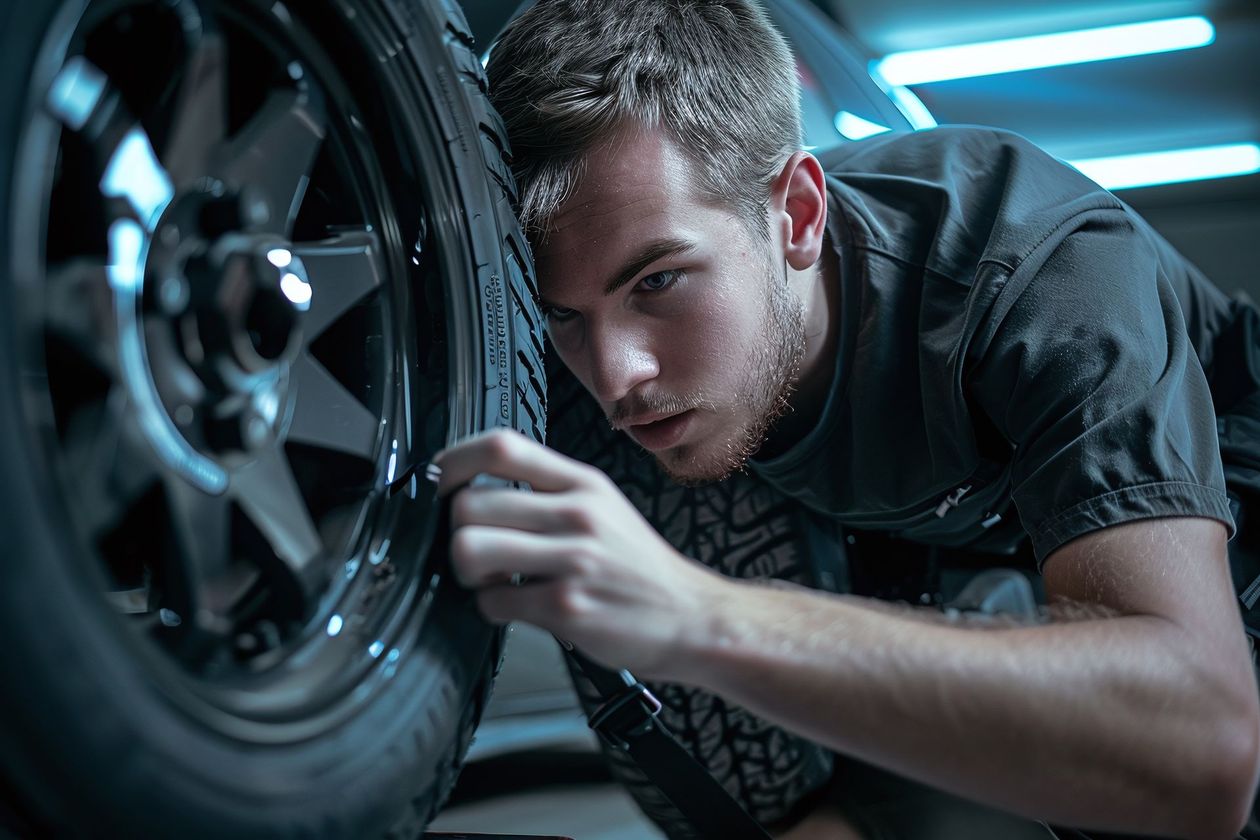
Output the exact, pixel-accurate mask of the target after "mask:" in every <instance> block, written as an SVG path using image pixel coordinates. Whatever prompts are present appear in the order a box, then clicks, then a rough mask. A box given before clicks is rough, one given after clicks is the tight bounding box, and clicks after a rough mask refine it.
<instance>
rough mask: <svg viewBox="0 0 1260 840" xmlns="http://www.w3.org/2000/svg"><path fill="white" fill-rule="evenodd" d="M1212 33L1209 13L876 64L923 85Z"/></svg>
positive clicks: (1198, 41)
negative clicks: (1203, 15)
mask: <svg viewBox="0 0 1260 840" xmlns="http://www.w3.org/2000/svg"><path fill="white" fill-rule="evenodd" d="M1215 39H1216V29H1215V27H1213V26H1212V22H1211V21H1210V20H1208V19H1207V18H1205V17H1201V16H1194V17H1181V18H1170V19H1168V20H1152V21H1147V22H1145V23H1129V24H1123V25H1121V26H1103V27H1100V28H1097V29H1082V30H1079V31H1076V32H1057V33H1055V34H1053V35H1033V36H1031V37H1027V38H1007V39H1004V40H1001V41H986V42H983V43H979V44H959V45H957V46H953V47H938V48H936V49H928V50H909V51H906V52H898V53H892V54H891V55H888V56H885V57H884V58H883V59H881V60H879V61H877V62H875V69H876V70H877V71H878V72H879V74H880V75H881V76H883V77H884V78H885V79H887V80H888V82H889V84H892V85H921V84H927V83H928V82H942V81H945V80H947V79H966V78H970V77H972V76H992V75H996V74H998V73H1011V72H1014V71H1017V70H1034V69H1036V68H1039V67H1057V66H1059V65H1063V64H1081V63H1084V62H1087V61H1106V60H1107V59H1111V58H1125V57H1126V56H1134V55H1150V54H1151V53H1162V52H1172V51H1173V50H1189V49H1194V48H1196V47H1205V46H1207V45H1208V44H1210V43H1212V41H1214V40H1215Z"/></svg>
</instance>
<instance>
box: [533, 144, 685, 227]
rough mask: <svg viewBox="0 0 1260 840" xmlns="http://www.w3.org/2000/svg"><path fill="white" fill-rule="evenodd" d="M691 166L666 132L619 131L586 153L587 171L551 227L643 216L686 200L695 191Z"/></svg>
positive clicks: (553, 218) (556, 215) (585, 170)
mask: <svg viewBox="0 0 1260 840" xmlns="http://www.w3.org/2000/svg"><path fill="white" fill-rule="evenodd" d="M691 169H692V167H691V165H690V162H689V161H688V160H687V159H686V156H685V155H684V154H683V153H682V151H681V150H680V149H678V147H677V146H676V145H675V144H674V143H672V142H671V141H669V140H668V139H667V138H666V137H665V136H664V134H663V133H662V132H660V131H644V130H636V131H624V132H619V133H618V134H617V135H616V136H614V137H612V138H610V139H609V141H608V142H606V143H602V144H600V145H599V146H596V147H595V148H594V149H592V150H591V151H590V152H588V153H587V157H586V161H585V167H584V172H583V175H582V177H581V179H580V180H579V181H578V184H577V187H576V189H575V190H574V191H573V194H572V195H570V196H569V198H568V200H566V201H565V203H564V204H563V205H562V206H561V207H560V209H559V211H558V212H557V213H556V214H555V216H554V217H552V220H551V222H552V224H551V232H552V233H553V234H555V233H561V232H563V231H565V230H567V229H569V228H572V227H574V226H575V225H578V224H580V223H581V222H583V221H587V220H591V221H596V220H599V219H601V218H603V217H609V216H622V215H624V216H627V217H629V218H636V217H641V216H642V215H644V214H648V213H653V212H660V211H662V210H664V209H667V207H668V206H669V205H670V204H671V203H673V202H679V201H686V200H687V199H689V198H691V193H692V189H691V178H690V175H691ZM619 221H625V219H619Z"/></svg>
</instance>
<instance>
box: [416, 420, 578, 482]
mask: <svg viewBox="0 0 1260 840" xmlns="http://www.w3.org/2000/svg"><path fill="white" fill-rule="evenodd" d="M434 461H435V463H437V465H438V466H440V467H441V468H442V478H441V481H440V483H439V485H438V489H439V492H441V493H449V492H451V491H452V490H454V489H455V488H457V487H462V486H464V485H465V484H468V483H469V482H470V481H472V480H473V479H474V478H475V477H476V476H478V475H480V474H482V473H485V474H487V475H493V476H496V477H498V478H502V479H505V480H507V481H524V482H528V483H529V485H530V486H531V487H533V488H534V489H535V490H541V491H543V492H548V493H550V492H557V491H560V490H567V489H569V488H570V487H573V486H574V485H575V484H576V483H577V482H579V481H580V480H581V476H582V475H583V474H584V473H585V471H586V470H587V469H589V468H587V467H585V466H584V465H582V464H580V463H579V462H577V461H574V460H572V459H570V458H566V457H565V456H563V455H561V454H560V453H558V452H555V451H553V450H551V449H548V448H547V447H545V446H543V445H542V444H540V443H535V442H534V441H532V440H530V439H529V438H527V437H525V436H524V435H522V434H520V433H519V432H513V431H507V430H504V429H496V430H495V431H492V432H486V433H485V434H482V435H478V436H476V437H473V438H469V439H468V440H466V441H463V442H461V443H458V444H456V445H455V446H452V447H451V448H450V449H447V450H445V451H443V452H442V453H440V454H439V455H438V456H437V457H436V458H435V459H434Z"/></svg>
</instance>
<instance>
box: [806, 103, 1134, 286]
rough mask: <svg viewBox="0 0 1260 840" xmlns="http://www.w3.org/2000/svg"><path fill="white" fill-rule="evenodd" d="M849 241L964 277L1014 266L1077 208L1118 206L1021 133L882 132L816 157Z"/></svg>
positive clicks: (972, 129)
mask: <svg viewBox="0 0 1260 840" xmlns="http://www.w3.org/2000/svg"><path fill="white" fill-rule="evenodd" d="M819 162H820V163H821V164H822V165H823V168H824V170H825V171H826V173H827V181H828V188H829V191H830V193H831V195H832V196H833V198H834V200H835V201H836V202H837V204H836V207H837V209H838V210H839V211H840V213H841V214H842V215H843V216H844V217H845V222H846V224H845V229H846V234H845V235H847V236H849V237H850V239H851V241H850V243H849V244H852V245H855V246H858V247H863V246H865V247H867V248H869V249H871V250H873V251H879V252H882V253H884V254H891V255H894V256H896V257H898V258H900V259H902V260H903V261H907V262H911V263H916V264H919V265H922V267H924V268H926V269H928V270H930V271H932V272H934V273H936V274H940V275H945V276H948V277H951V278H953V279H956V280H959V281H962V282H965V283H969V282H970V281H971V279H972V275H973V273H974V270H975V268H976V266H978V265H979V264H980V263H981V262H985V261H989V262H996V263H1004V264H1014V263H1017V262H1018V261H1019V260H1021V259H1022V258H1023V257H1024V256H1025V255H1027V253H1028V252H1029V251H1030V250H1031V249H1032V248H1033V247H1034V246H1035V245H1036V243H1037V242H1038V241H1039V240H1040V239H1041V238H1043V237H1044V236H1045V235H1046V234H1047V233H1048V232H1049V231H1052V230H1054V229H1056V228H1058V227H1060V226H1062V225H1063V224H1064V223H1066V222H1068V221H1069V220H1070V219H1072V218H1073V217H1074V216H1077V215H1079V214H1082V213H1085V212H1088V211H1092V210H1100V209H1109V210H1117V211H1120V212H1124V205H1123V204H1122V203H1121V202H1120V201H1119V200H1117V199H1116V198H1115V197H1114V196H1112V195H1111V194H1110V193H1108V192H1107V191H1106V190H1104V189H1102V188H1101V187H1099V186H1098V185H1097V184H1096V183H1094V182H1093V181H1091V180H1090V179H1088V178H1087V177H1085V176H1084V175H1082V174H1081V173H1080V172H1078V171H1077V170H1075V169H1073V168H1072V167H1071V166H1069V165H1067V164H1065V163H1064V162H1062V161H1060V160H1058V159H1056V158H1054V157H1053V156H1051V155H1050V154H1048V153H1047V152H1045V151H1044V150H1042V149H1040V148H1039V147H1037V146H1036V145H1034V144H1033V143H1032V142H1030V141H1028V140H1026V139H1025V138H1023V137H1021V136H1020V135H1018V134H1015V133H1013V132H1010V131H1004V130H1001V129H995V128H985V127H978V126H942V127H939V128H934V129H929V130H925V131H915V132H889V133H887V134H882V135H878V136H875V137H871V138H868V139H866V140H862V141H858V142H855V143H849V144H845V145H843V146H839V147H837V148H834V149H830V150H827V151H825V152H823V153H821V154H820V155H819Z"/></svg>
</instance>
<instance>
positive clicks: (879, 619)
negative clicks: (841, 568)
mask: <svg viewBox="0 0 1260 840" xmlns="http://www.w3.org/2000/svg"><path fill="white" fill-rule="evenodd" d="M722 594H723V596H724V597H722V598H720V599H716V600H715V602H714V603H715V607H714V610H713V612H712V613H711V614H709V615H708V616H706V617H705V619H704V621H703V623H702V625H701V630H700V631H699V632H698V633H697V634H696V635H695V636H694V637H692V639H691V640H690V644H689V646H688V648H689V650H688V653H687V654H685V655H683V656H682V657H680V660H679V664H680V666H681V667H680V669H679V673H678V674H675V675H672V676H673V678H677V679H679V680H680V681H683V682H690V683H693V684H701V685H703V686H704V687H706V688H708V689H711V690H713V691H716V692H718V693H720V694H722V695H723V696H725V697H727V698H729V699H731V700H733V701H735V702H738V703H741V704H743V705H745V706H746V707H748V708H749V709H751V710H752V711H754V712H756V713H758V714H761V715H763V716H764V717H766V718H768V719H771V720H775V721H778V722H780V723H781V724H783V725H785V726H787V727H789V728H791V729H793V730H794V731H797V732H800V733H801V734H804V735H806V736H807V737H811V738H813V739H815V740H817V741H819V742H821V743H824V744H826V745H828V746H830V747H832V748H834V749H836V750H837V751H839V752H843V753H846V754H849V755H853V756H856V757H859V758H862V759H864V760H867V761H870V762H872V763H876V764H879V765H881V766H884V767H887V768H889V769H891V770H894V771H896V772H900V773H902V774H904V775H907V776H910V777H913V778H916V779H919V780H921V781H923V782H926V783H929V784H933V785H936V786H938V787H941V788H943V789H945V790H949V791H951V792H953V793H956V794H959V795H962V796H966V797H969V798H973V799H976V800H979V801H983V802H986V803H989V804H992V805H994V806H997V807H1001V808H1005V809H1008V810H1011V811H1014V812H1016V813H1020V814H1024V815H1028V816H1030V817H1034V818H1039V819H1047V820H1051V821H1057V822H1061V823H1064V824H1069V825H1078V826H1088V827H1093V828H1099V829H1111V830H1121V831H1124V830H1127V831H1146V832H1160V831H1163V832H1169V831H1173V832H1177V833H1180V834H1185V835H1188V836H1219V835H1221V834H1223V833H1228V832H1230V831H1232V829H1231V828H1224V827H1222V824H1223V822H1227V821H1228V820H1229V819H1231V818H1230V817H1229V816H1228V815H1227V814H1223V813H1219V810H1221V809H1218V812H1216V813H1213V812H1211V811H1212V809H1213V807H1214V806H1213V805H1212V804H1211V803H1212V802H1213V801H1214V797H1215V798H1216V800H1217V801H1219V797H1218V796H1217V795H1218V793H1219V790H1220V789H1221V788H1226V789H1228V787H1229V782H1230V780H1229V779H1223V778H1222V776H1223V774H1226V773H1228V772H1230V768H1231V767H1233V766H1235V764H1236V763H1235V762H1231V761H1230V760H1229V757H1230V751H1231V749H1233V747H1234V743H1235V742H1236V741H1238V740H1244V739H1242V738H1241V737H1240V735H1239V732H1238V730H1237V729H1234V728H1233V725H1232V723H1231V722H1232V721H1233V720H1235V719H1236V716H1237V714H1239V713H1241V714H1244V715H1245V712H1246V710H1245V702H1244V703H1236V702H1235V700H1234V697H1233V695H1232V694H1231V691H1229V690H1228V686H1225V687H1218V686H1216V685H1215V684H1214V682H1213V678H1212V674H1213V673H1214V671H1213V670H1212V669H1211V668H1204V667H1201V665H1202V664H1203V662H1204V657H1209V658H1210V657H1211V656H1212V655H1213V652H1211V651H1202V650H1192V649H1191V647H1190V646H1189V645H1188V644H1186V643H1185V642H1184V640H1183V639H1182V638H1181V636H1180V634H1179V631H1178V628H1177V627H1176V626H1175V625H1173V624H1171V623H1170V622H1167V621H1165V620H1163V619H1160V618H1155V617H1150V616H1124V617H1116V618H1109V619H1104V620H1085V621H1078V622H1073V623H1053V624H1047V625H1040V626H1032V627H1015V628H1010V627H1008V628H1000V629H989V630H976V629H968V628H965V627H962V626H950V625H947V624H937V623H925V622H922V621H919V620H916V619H915V618H913V617H910V616H907V615H904V614H899V613H898V612H897V611H895V610H890V609H888V608H887V606H886V605H882V604H878V603H877V602H869V601H865V600H864V599H859V598H852V597H845V598H838V597H834V596H825V595H821V594H818V593H812V592H806V591H790V590H778V589H770V588H767V587H762V586H755V585H748V584H744V583H734V582H732V583H729V584H727V591H725V592H723V593H722ZM1218 688H1219V689H1220V690H1218ZM1235 693H1236V692H1235ZM1236 706H1243V707H1244V708H1242V709H1241V710H1239V709H1238V708H1236Z"/></svg>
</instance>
